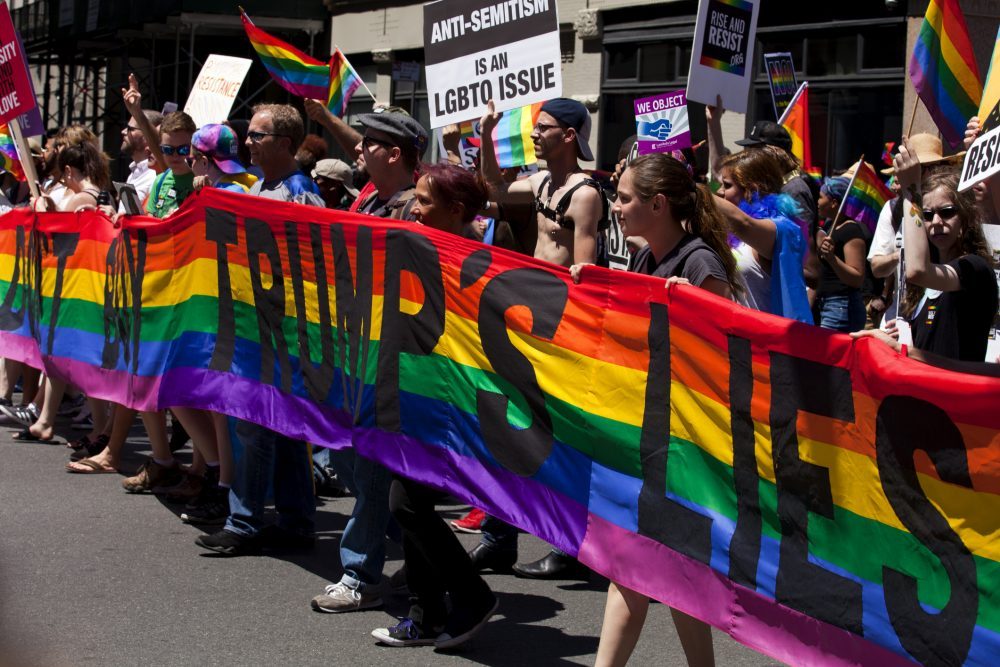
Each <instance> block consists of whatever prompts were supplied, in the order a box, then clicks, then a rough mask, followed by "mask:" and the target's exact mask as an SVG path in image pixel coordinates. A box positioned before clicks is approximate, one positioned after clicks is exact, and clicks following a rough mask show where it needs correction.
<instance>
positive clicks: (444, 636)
mask: <svg viewBox="0 0 1000 667" xmlns="http://www.w3.org/2000/svg"><path fill="white" fill-rule="evenodd" d="M491 598H492V599H491V600H490V601H489V602H488V603H487V604H486V605H484V606H483V609H485V611H483V610H479V611H474V610H473V611H469V610H462V609H455V610H452V612H451V614H450V615H449V616H448V622H447V623H445V626H444V632H442V633H441V634H440V635H438V638H437V640H436V641H435V642H434V648H454V647H456V646H458V645H459V644H464V643H465V642H467V641H469V640H470V639H472V638H473V637H475V636H476V635H477V634H479V631H480V630H482V629H483V626H485V625H486V622H487V621H489V620H490V617H491V616H493V614H495V613H497V609H498V608H499V607H500V601H499V600H497V599H496V596H491Z"/></svg>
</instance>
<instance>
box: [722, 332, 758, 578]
mask: <svg viewBox="0 0 1000 667" xmlns="http://www.w3.org/2000/svg"><path fill="white" fill-rule="evenodd" d="M752 362H753V359H752V357H751V355H750V341H748V340H747V339H746V338H738V337H736V336H729V406H730V407H729V410H730V418H729V419H730V427H731V428H732V431H733V483H734V485H735V487H736V508H737V509H736V530H735V531H734V532H733V539H732V541H731V542H730V544H729V578H730V579H732V580H733V581H735V582H736V583H738V584H743V585H744V586H747V587H749V588H752V589H756V588H757V562H758V561H759V560H760V535H761V518H760V486H759V484H760V478H759V477H758V475H757V449H756V445H755V441H754V431H753V417H752V416H751V414H750V402H751V400H752V398H753V365H752Z"/></svg>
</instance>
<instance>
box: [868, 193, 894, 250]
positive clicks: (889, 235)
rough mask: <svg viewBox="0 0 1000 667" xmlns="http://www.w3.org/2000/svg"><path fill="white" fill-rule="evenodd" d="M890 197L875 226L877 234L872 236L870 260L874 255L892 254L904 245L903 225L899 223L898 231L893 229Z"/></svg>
mask: <svg viewBox="0 0 1000 667" xmlns="http://www.w3.org/2000/svg"><path fill="white" fill-rule="evenodd" d="M894 201H895V200H894V199H890V200H889V201H887V202H886V203H885V206H883V207H882V211H881V212H880V213H879V214H878V224H877V225H876V226H875V235H874V236H873V237H872V247H871V248H870V249H869V250H868V261H869V262H870V261H872V257H877V256H879V255H891V254H892V253H894V252H896V251H897V250H899V249H900V248H901V247H903V225H902V224H900V225H899V230H898V231H895V232H894V231H893V230H892V203H893V202H894Z"/></svg>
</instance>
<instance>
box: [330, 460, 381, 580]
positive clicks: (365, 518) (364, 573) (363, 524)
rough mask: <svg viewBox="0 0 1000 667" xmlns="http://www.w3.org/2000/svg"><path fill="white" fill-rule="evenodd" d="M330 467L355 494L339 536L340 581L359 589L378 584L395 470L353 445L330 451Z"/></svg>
mask: <svg viewBox="0 0 1000 667" xmlns="http://www.w3.org/2000/svg"><path fill="white" fill-rule="evenodd" d="M330 467H331V468H333V469H334V470H335V471H336V472H337V477H338V478H340V481H341V482H343V483H344V484H345V485H346V486H347V488H348V489H350V490H351V493H353V494H354V497H355V498H356V500H355V502H354V510H353V511H352V512H351V518H350V519H348V521H347V526H346V527H345V528H344V534H343V535H342V536H341V538H340V564H341V566H342V567H343V568H344V576H343V577H342V578H341V580H340V581H341V583H343V584H345V585H346V586H348V587H349V588H354V589H360V588H364V587H365V586H375V585H377V584H378V583H379V582H380V581H381V579H382V566H383V565H385V533H386V528H387V527H388V525H389V518H390V514H389V486H390V485H391V484H392V473H390V472H389V471H388V470H387V469H386V468H385V467H384V466H381V465H379V464H378V463H375V462H373V461H371V460H369V459H366V458H365V457H363V456H358V454H357V453H356V452H355V451H354V449H353V448H347V449H341V450H339V451H331V452H330Z"/></svg>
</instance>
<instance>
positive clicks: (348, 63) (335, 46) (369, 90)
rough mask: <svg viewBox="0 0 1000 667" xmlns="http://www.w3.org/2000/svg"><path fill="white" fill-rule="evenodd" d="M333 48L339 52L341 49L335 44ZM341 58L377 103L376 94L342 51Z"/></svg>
mask: <svg viewBox="0 0 1000 667" xmlns="http://www.w3.org/2000/svg"><path fill="white" fill-rule="evenodd" d="M333 48H334V49H336V50H337V51H340V47H339V46H337V45H336V44H334V46H333ZM340 57H341V58H343V59H344V62H345V63H347V66H348V67H350V68H351V71H352V72H354V76H356V77H358V81H360V82H361V85H362V86H364V87H365V90H367V91H368V94H369V95H371V96H372V101H373V102H377V101H378V100H376V99H375V93H373V92H372V89H371V88H369V87H368V84H367V83H365V80H364V79H362V78H361V75H360V74H358V70H356V69H354V65H352V64H351V61H350V60H348V59H347V56H345V55H344V52H343V51H340Z"/></svg>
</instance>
